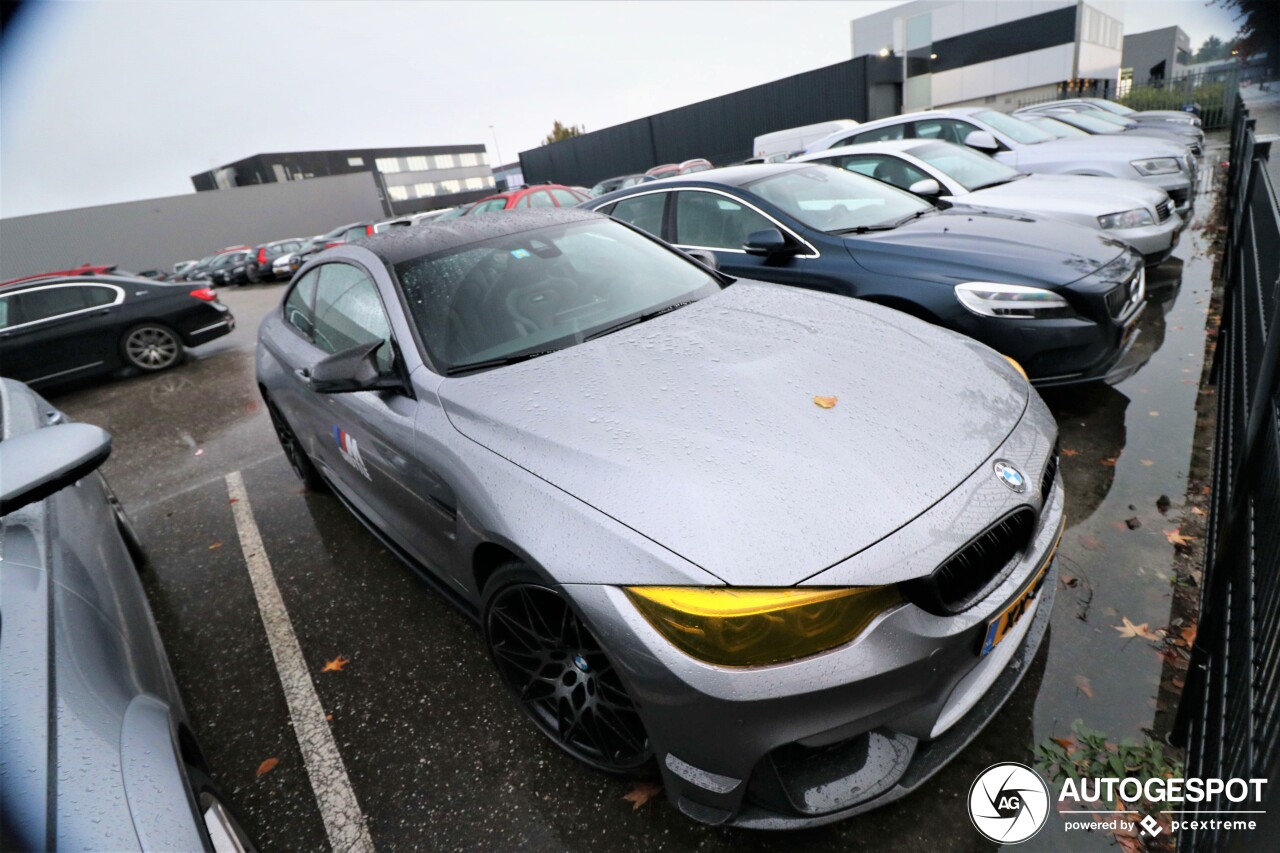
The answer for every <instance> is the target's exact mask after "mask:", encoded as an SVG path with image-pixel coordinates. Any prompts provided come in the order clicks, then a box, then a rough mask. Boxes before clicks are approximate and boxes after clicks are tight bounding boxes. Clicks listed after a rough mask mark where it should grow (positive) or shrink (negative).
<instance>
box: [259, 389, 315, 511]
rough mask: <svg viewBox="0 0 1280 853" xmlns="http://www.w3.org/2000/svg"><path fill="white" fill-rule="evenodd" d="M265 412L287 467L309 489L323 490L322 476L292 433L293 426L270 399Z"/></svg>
mask: <svg viewBox="0 0 1280 853" xmlns="http://www.w3.org/2000/svg"><path fill="white" fill-rule="evenodd" d="M267 414H268V415H270V416H271V426H273V427H274V428H275V431H276V438H277V439H279V440H280V449H281V450H283V451H284V458H285V459H287V460H289V467H291V468H292V469H293V473H295V474H297V475H298V479H299V480H301V481H302V484H303V485H304V486H306V487H307V489H309V490H310V491H313V492H319V491H323V490H324V488H325V483H324V478H323V477H321V476H320V472H319V471H317V470H316V466H315V463H313V462H312V461H311V457H309V456H307V451H306V450H305V449H303V447H302V442H300V441H298V437H297V436H296V435H294V432H293V428H292V427H290V426H289V422H288V421H286V420H285V419H284V415H282V414H280V412H279V410H278V409H276V407H275V404H274V403H272V402H270V401H268V402H267Z"/></svg>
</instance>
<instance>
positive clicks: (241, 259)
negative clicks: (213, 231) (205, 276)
mask: <svg viewBox="0 0 1280 853" xmlns="http://www.w3.org/2000/svg"><path fill="white" fill-rule="evenodd" d="M252 259H253V253H252V252H250V251H249V250H248V249H243V250H241V251H238V252H225V253H223V254H222V255H219V256H218V257H217V258H216V259H215V260H214V262H213V263H211V264H209V283H210V284H212V285H213V286H214V287H223V286H225V285H228V284H248V283H249V274H248V270H247V269H246V267H247V265H248V264H249V262H250V261H251V260H252Z"/></svg>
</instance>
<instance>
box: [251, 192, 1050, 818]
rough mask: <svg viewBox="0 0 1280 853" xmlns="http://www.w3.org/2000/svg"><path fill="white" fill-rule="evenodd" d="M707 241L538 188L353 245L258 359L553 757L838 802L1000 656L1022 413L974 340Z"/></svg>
mask: <svg viewBox="0 0 1280 853" xmlns="http://www.w3.org/2000/svg"><path fill="white" fill-rule="evenodd" d="M708 263H714V261H713V260H711V259H708V258H704V259H702V260H695V259H693V258H691V257H689V256H687V255H685V254H684V253H681V252H680V251H678V250H676V249H673V248H672V247H670V246H668V245H666V244H664V243H662V242H661V241H659V240H657V239H656V238H653V237H650V236H648V235H646V234H644V233H643V232H641V231H639V230H636V229H633V228H631V227H630V226H628V225H625V224H623V223H620V222H617V221H614V220H611V219H609V218H607V217H604V216H601V215H599V214H593V213H588V212H585V211H570V210H561V211H531V212H527V213H521V212H515V213H511V214H508V215H506V216H501V217H473V218H467V219H463V220H457V221H454V222H450V223H447V224H443V225H439V226H435V227H432V228H423V229H405V230H403V231H400V232H397V233H394V234H388V235H380V236H376V237H372V238H369V239H364V240H358V241H356V242H354V243H350V244H346V245H343V246H341V247H337V248H335V249H333V250H330V251H326V252H323V253H322V254H320V255H318V256H317V257H315V258H314V259H312V260H311V261H310V262H309V263H308V265H307V266H305V267H304V268H303V269H302V270H301V271H300V272H299V274H298V276H297V277H296V278H295V279H294V281H293V283H292V286H291V287H290V289H289V290H288V292H287V293H286V294H285V297H284V300H283V303H282V305H281V306H280V308H279V309H278V310H276V311H273V312H272V313H271V314H270V315H268V317H267V318H266V319H265V320H264V321H263V324H262V327H261V330H260V332H259V345H258V355H257V375H258V381H259V384H260V387H261V390H262V393H263V395H264V397H265V399H266V401H267V405H268V410H269V412H270V414H271V417H272V418H273V420H274V423H275V426H276V429H277V431H278V434H279V437H280V440H281V443H282V445H283V447H284V449H285V451H286V454H287V456H288V458H289V461H290V462H291V464H292V465H293V467H294V469H295V470H296V471H297V472H298V474H299V475H300V476H301V477H302V479H303V480H304V481H305V482H306V483H307V484H309V485H311V486H313V487H316V488H322V487H328V488H330V489H332V491H333V493H334V494H335V495H336V496H337V498H338V499H339V500H341V501H342V502H343V503H344V504H346V505H347V506H348V507H349V508H350V509H351V510H352V511H353V512H354V513H355V514H356V515H357V516H358V517H359V518H360V519H362V520H363V521H364V522H365V523H366V524H367V525H368V526H369V527H370V528H371V529H372V530H373V531H375V532H376V534H377V535H378V536H379V537H381V538H382V539H383V540H384V541H385V542H387V543H388V544H389V545H390V546H391V547H392V548H393V549H394V550H395V551H396V552H397V553H398V554H399V555H400V556H401V557H402V558H404V559H405V560H406V561H407V562H408V563H409V564H410V565H411V566H413V567H414V568H416V569H417V570H419V571H420V572H421V573H422V575H423V576H424V577H425V578H426V579H428V580H429V581H430V582H432V583H433V584H434V585H435V586H436V588H437V589H439V590H440V591H441V593H442V594H444V595H445V596H447V597H448V598H449V599H451V600H452V601H454V602H455V603H456V604H457V605H458V606H459V607H460V608H461V609H462V610H463V611H465V612H467V613H469V614H471V615H473V616H474V617H475V618H476V620H477V622H478V623H479V625H480V628H481V630H482V632H483V636H484V639H485V641H486V643H487V645H488V647H489V650H490V653H491V656H492V659H493V662H494V664H495V665H496V667H497V670H498V672H499V674H500V676H501V679H502V681H503V682H504V683H505V684H506V686H507V687H508V688H509V689H510V692H511V695H512V696H513V698H514V699H515V701H517V702H518V704H519V707H520V708H522V709H523V711H524V712H525V713H526V714H527V715H528V717H529V719H530V721H531V722H532V723H533V724H534V725H535V726H537V727H538V728H539V729H540V730H541V731H542V732H543V733H544V734H545V735H546V736H547V737H548V738H550V739H551V740H552V741H553V742H554V743H555V744H556V745H558V746H559V747H560V748H562V749H563V750H564V751H565V752H567V753H568V754H570V755H571V756H573V757H574V758H577V759H579V760H581V761H583V762H585V763H587V764H589V765H591V766H593V767H596V768H598V769H600V770H604V771H607V772H612V773H622V774H644V773H660V774H661V776H662V778H663V781H664V783H665V787H666V791H667V794H668V797H669V798H670V799H671V801H672V802H673V803H674V804H675V805H676V806H677V807H678V808H679V809H681V810H682V811H683V812H684V813H686V814H687V815H689V816H691V817H692V818H694V819H696V820H699V821H705V822H708V823H717V824H724V823H731V824H737V825H742V826H755V827H790V826H804V825H812V824H817V823H823V822H827V821H831V820H838V819H840V818H842V817H846V816H849V815H852V814H856V813H858V812H860V811H864V810H866V809H869V808H873V807H875V806H878V805H880V804H883V803H886V802H888V801H890V800H893V799H896V798H897V797H900V796H902V795H903V794H905V793H907V792H908V791H910V790H913V789H914V788H916V787H918V786H919V785H920V784H922V783H923V782H924V780H926V779H927V778H928V777H929V776H931V775H932V774H933V773H934V772H935V771H937V770H938V769H939V768H940V767H941V766H942V765H943V764H945V763H946V762H947V761H948V760H949V759H950V758H952V757H953V756H954V755H955V754H956V753H957V752H958V751H959V750H960V749H962V748H963V747H964V745H965V744H966V743H968V742H969V740H970V739H971V738H972V737H973V736H974V734H975V733H976V732H977V730H978V729H980V728H981V727H982V726H983V725H985V724H986V722H987V721H988V720H989V719H990V718H991V717H992V715H994V714H995V713H996V711H997V710H998V709H999V708H1000V706H1001V704H1002V703H1003V702H1004V700H1005V699H1006V698H1007V697H1008V695H1009V693H1010V692H1011V691H1012V689H1013V687H1014V686H1015V685H1016V684H1017V682H1018V680H1019V679H1020V678H1021V677H1022V675H1023V674H1024V673H1025V672H1026V671H1027V669H1028V663H1029V661H1030V658H1031V656H1032V655H1033V654H1034V653H1035V651H1036V649H1037V647H1038V646H1039V644H1040V641H1041V639H1042V637H1043V636H1044V633H1045V629H1046V627H1047V624H1048V620H1049V611H1050V608H1051V605H1052V597H1053V590H1054V583H1053V574H1054V569H1053V566H1052V558H1053V553H1054V549H1055V546H1056V543H1057V540H1058V537H1059V536H1060V533H1061V528H1062V523H1063V492H1062V487H1061V484H1060V483H1059V481H1058V478H1057V459H1056V454H1055V441H1056V436H1057V428H1056V425H1055V424H1054V421H1053V418H1052V416H1051V415H1050V413H1049V412H1048V410H1047V409H1046V407H1045V406H1044V404H1043V403H1042V402H1041V400H1040V398H1039V397H1038V396H1037V394H1036V392H1035V391H1034V390H1033V389H1032V388H1031V387H1030V386H1029V385H1028V383H1027V381H1026V379H1025V377H1024V376H1023V375H1022V373H1021V371H1020V369H1019V368H1018V367H1017V366H1016V365H1015V364H1011V363H1010V362H1009V361H1008V360H1006V359H1005V358H1003V357H1001V356H1000V355H999V354H998V353H996V352H993V351H992V350H990V349H988V348H986V347H984V346H983V345H981V344H979V343H976V342H974V341H972V340H969V339H966V338H963V337H961V336H959V335H956V334H953V333H951V332H948V331H946V330H943V329H939V328H936V327H934V326H930V325H927V324H925V323H923V322H920V321H918V320H915V319H912V318H910V317H908V316H906V315H905V314H901V313H899V312H896V311H893V310H890V309H886V308H883V307H881V306H877V305H872V304H868V303H865V302H860V301H857V300H852V299H847V298H843V297H838V296H828V295H823V294H818V293H813V292H807V291H800V290H797V289H795V288H788V287H782V286H776V285H771V284H763V283H759V282H754V281H747V280H736V281H735V280H733V279H730V278H728V277H725V276H722V275H720V274H719V273H717V272H716V271H714V270H713V269H711V268H710V266H708Z"/></svg>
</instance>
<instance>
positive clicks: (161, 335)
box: [120, 323, 182, 373]
mask: <svg viewBox="0 0 1280 853" xmlns="http://www.w3.org/2000/svg"><path fill="white" fill-rule="evenodd" d="M120 352H121V354H122V355H123V356H124V360H125V362H127V363H128V364H129V366H130V367H136V368H137V369H138V370H141V371H143V372H144V373H155V372H156V371H158V370H165V369H167V368H170V367H173V366H174V365H175V364H177V363H178V361H179V360H180V359H181V358H182V341H180V340H178V336H177V334H176V333H175V332H174V331H173V330H172V329H170V328H169V327H168V326H164V325H161V324H160V323H143V324H142V325H139V326H134V327H133V328H132V329H130V330H129V331H127V332H125V333H124V337H123V338H122V339H121V340H120Z"/></svg>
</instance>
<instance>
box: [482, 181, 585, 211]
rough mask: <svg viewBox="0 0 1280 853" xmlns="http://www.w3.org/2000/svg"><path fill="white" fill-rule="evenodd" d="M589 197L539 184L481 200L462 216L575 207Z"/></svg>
mask: <svg viewBox="0 0 1280 853" xmlns="http://www.w3.org/2000/svg"><path fill="white" fill-rule="evenodd" d="M590 197H591V196H589V195H587V194H586V193H583V192H579V191H578V190H575V189H573V188H572V187H566V186H564V185H563V184H539V185H538V186H535V187H524V188H522V189H518V190H510V191H508V192H505V193H498V194H497V195H491V196H488V197H487V198H482V199H480V200H479V201H478V202H476V203H475V204H473V205H471V207H470V208H469V209H468V210H467V212H466V213H465V214H463V215H464V216H473V215H474V214H477V213H492V212H493V211H495V210H516V209H524V208H526V207H576V206H577V205H579V204H581V203H582V202H584V201H586V200H587V199H589V198H590Z"/></svg>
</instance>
